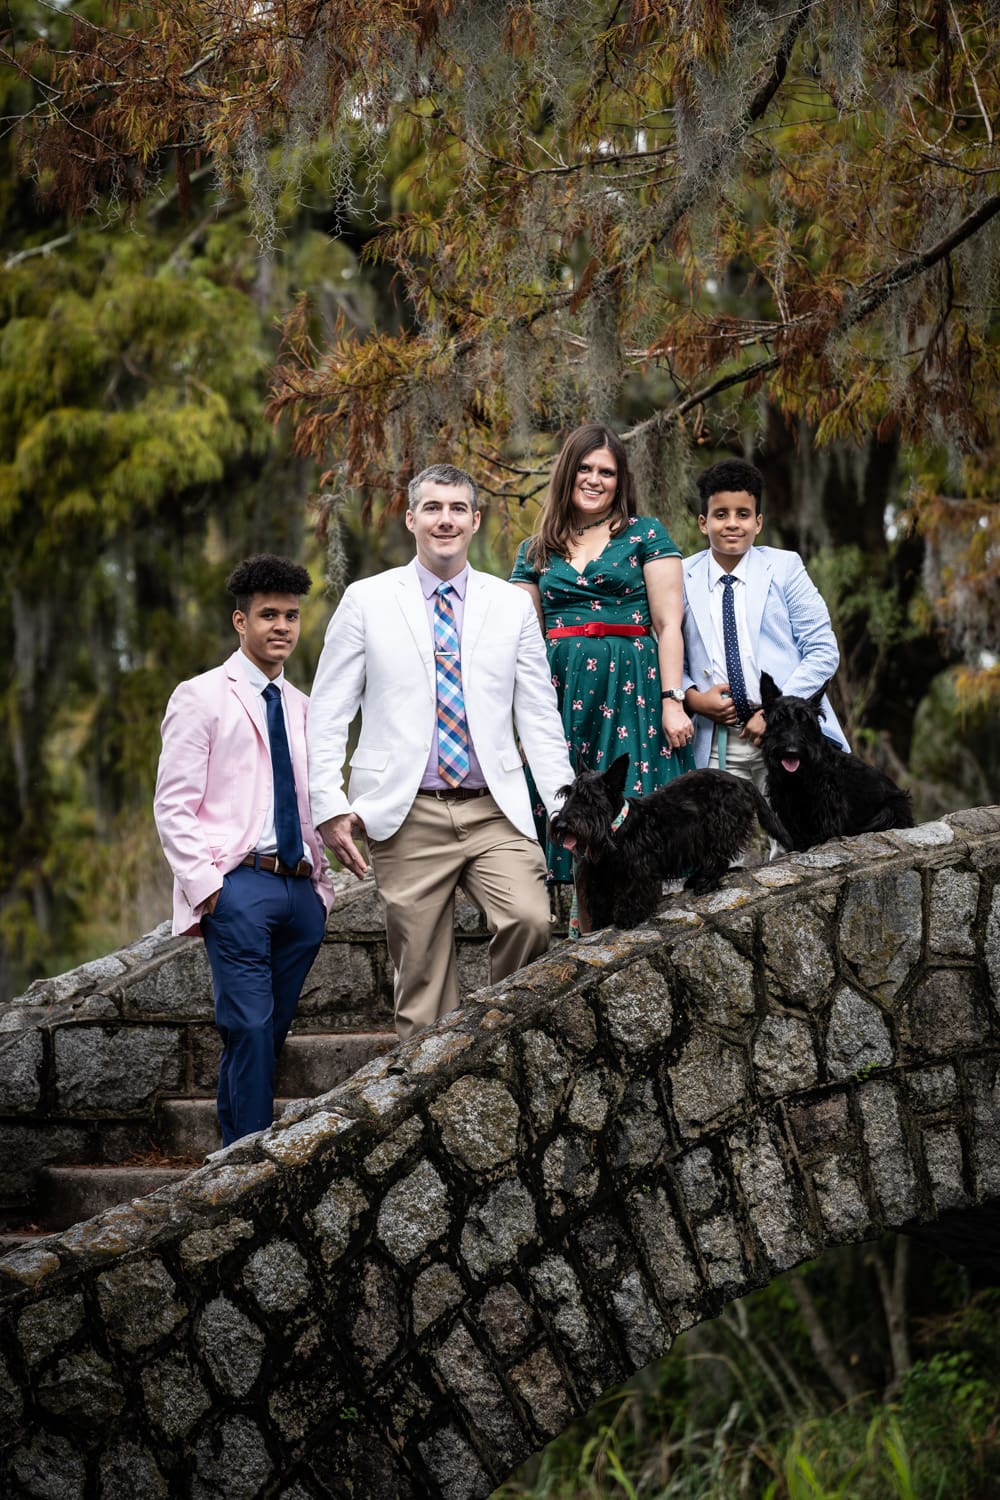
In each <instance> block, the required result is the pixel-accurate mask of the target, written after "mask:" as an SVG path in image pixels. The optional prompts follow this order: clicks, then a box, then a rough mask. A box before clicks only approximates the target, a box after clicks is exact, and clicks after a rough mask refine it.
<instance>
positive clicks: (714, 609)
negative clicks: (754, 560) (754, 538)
mask: <svg viewBox="0 0 1000 1500" xmlns="http://www.w3.org/2000/svg"><path fill="white" fill-rule="evenodd" d="M749 556H750V554H749V552H744V554H743V556H742V557H741V558H740V560H739V562H738V563H737V564H736V566H735V568H734V569H733V571H732V572H731V573H729V574H728V575H727V573H726V570H725V568H720V566H719V564H718V563H717V562H716V560H715V558H714V557H713V556H712V555H711V553H710V554H709V558H708V605H709V609H710V611H711V615H712V673H713V677H712V680H713V682H728V681H729V668H728V667H727V666H726V647H725V643H724V641H723V636H722V596H723V594H724V593H725V589H724V587H723V583H722V580H723V579H724V578H726V577H727V576H728V577H729V578H732V580H733V609H734V611H735V613H736V637H737V639H738V641H739V643H740V661H741V663H742V665H743V681H744V683H745V685H746V690H747V700H748V701H749V702H750V703H753V704H758V705H759V703H760V667H759V666H758V665H757V659H756V657H755V656H754V653H753V644H752V642H751V640H750V628H749V626H748V625H747V579H746V574H747V561H748V558H749Z"/></svg>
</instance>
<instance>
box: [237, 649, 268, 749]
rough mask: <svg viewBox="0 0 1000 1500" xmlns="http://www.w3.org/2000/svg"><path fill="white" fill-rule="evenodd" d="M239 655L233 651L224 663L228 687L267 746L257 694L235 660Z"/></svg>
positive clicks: (261, 740) (262, 742)
mask: <svg viewBox="0 0 1000 1500" xmlns="http://www.w3.org/2000/svg"><path fill="white" fill-rule="evenodd" d="M239 654H240V653H239V652H238V651H234V652H233V654H232V656H231V657H230V658H229V660H228V661H227V662H226V672H227V673H228V676H229V685H230V687H231V688H232V690H233V692H234V693H235V695H236V697H237V698H238V699H239V700H240V702H241V703H242V705H243V707H244V708H245V709H246V711H247V715H248V717H249V719H250V723H251V724H252V725H253V727H254V729H255V730H256V731H257V738H258V739H259V740H260V742H261V744H262V745H267V740H266V738H265V735H264V729H263V726H262V725H261V722H260V710H259V706H258V703H257V693H256V691H255V690H254V688H252V687H251V685H250V681H249V679H248V678H247V674H246V673H245V672H244V671H243V668H242V667H241V666H240V663H239V662H238V661H237V660H236V658H237V657H238V656H239ZM268 753H270V746H268Z"/></svg>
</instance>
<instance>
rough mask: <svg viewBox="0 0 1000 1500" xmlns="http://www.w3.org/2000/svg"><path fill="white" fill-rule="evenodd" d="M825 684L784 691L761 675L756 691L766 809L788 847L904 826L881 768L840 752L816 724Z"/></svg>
mask: <svg viewBox="0 0 1000 1500" xmlns="http://www.w3.org/2000/svg"><path fill="white" fill-rule="evenodd" d="M825 692H826V688H825V687H822V688H820V690H819V692H818V693H814V694H813V696H812V697H811V698H795V697H792V696H786V695H785V694H783V693H782V692H781V690H780V689H779V688H778V686H777V685H776V683H775V681H774V679H773V678H772V677H769V676H768V674H767V673H766V672H762V673H761V674H760V696H761V701H762V706H763V709H764V717H765V719H766V721H767V727H766V729H765V730H764V737H763V739H762V740H761V744H760V748H761V753H762V754H763V756H764V764H765V766H766V767H767V792H768V800H769V801H770V803H771V807H772V809H773V811H774V812H775V814H776V815H777V817H778V818H779V819H780V821H781V822H782V823H783V824H784V825H785V827H786V828H787V829H788V832H789V834H790V836H791V843H789V844H787V845H786V847H787V848H790V849H811V848H812V846H813V844H821V843H823V841H824V839H836V838H843V837H844V836H845V835H850V834H852V833H875V832H877V831H878V830H879V829H881V828H912V827H913V812H912V810H911V808H910V794H909V792H904V791H903V790H902V788H901V787H898V786H897V785H896V783H895V782H894V781H891V780H890V778H889V777H888V776H886V774H885V772H884V771H879V770H876V768H875V767H874V766H869V765H866V764H865V762H864V761H863V760H859V759H858V757H857V756H856V755H851V754H850V752H849V751H846V750H841V749H840V747H839V745H836V744H834V742H833V740H831V739H828V738H827V736H826V735H825V734H824V733H823V731H822V729H821V728H820V727H819V721H820V719H821V718H822V717H823V711H822V709H821V708H820V703H821V701H822V698H823V694H824V693H825Z"/></svg>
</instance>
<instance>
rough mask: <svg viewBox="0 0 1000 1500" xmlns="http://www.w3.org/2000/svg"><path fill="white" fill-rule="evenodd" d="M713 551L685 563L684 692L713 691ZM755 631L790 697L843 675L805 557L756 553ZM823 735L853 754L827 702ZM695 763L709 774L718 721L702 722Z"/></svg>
mask: <svg viewBox="0 0 1000 1500" xmlns="http://www.w3.org/2000/svg"><path fill="white" fill-rule="evenodd" d="M708 559H709V549H708V548H707V547H706V548H705V550H704V551H703V552H696V553H695V555H694V556H693V557H686V558H685V559H684V625H683V631H684V689H685V691H686V690H687V689H688V688H689V687H694V688H698V689H699V690H700V691H705V690H706V689H708V688H710V687H712V685H713V673H712V616H711V610H710V607H709V571H708ZM746 581H747V597H746V607H747V626H748V629H749V632H750V637H751V643H752V646H753V653H754V656H755V658H756V660H757V665H758V666H759V668H760V669H761V671H762V672H767V673H769V674H770V676H771V677H773V678H774V681H775V682H776V683H777V685H778V687H779V688H780V689H781V691H782V692H783V693H793V694H794V695H795V696H796V697H799V698H809V697H811V696H812V694H813V693H815V692H816V691H817V689H818V688H821V687H822V686H823V685H824V683H826V682H828V681H829V680H830V678H831V677H832V676H833V674H834V672H836V670H837V666H838V664H839V662H840V651H839V649H838V647H837V637H836V636H835V635H834V633H833V626H832V625H831V624H830V611H829V610H828V609H827V607H826V605H825V604H824V602H823V597H822V595H821V594H820V592H819V590H818V589H817V587H816V585H815V584H814V583H813V581H812V579H811V578H810V577H809V574H808V573H807V572H806V570H805V565H804V564H803V562H802V559H801V557H800V556H799V554H798V553H797V552H786V551H784V550H783V549H782V548H779V547H751V549H750V553H749V556H748V558H747V572H746ZM823 713H824V715H825V717H824V718H823V720H822V723H821V728H822V730H823V733H824V734H826V735H828V736H829V738H830V739H832V740H833V741H835V743H836V744H838V745H839V746H840V747H841V749H842V750H848V749H849V748H850V746H849V745H848V743H847V740H846V739H845V738H844V732H843V730H842V729H841V727H840V725H839V723H838V722H837V717H836V715H835V713H834V712H833V709H832V708H831V707H830V703H829V700H828V699H827V698H825V697H824V699H823ZM694 724H695V735H694V759H695V764H696V765H698V766H707V765H708V758H709V756H710V755H711V753H712V730H713V728H714V727H715V726H714V725H713V723H712V721H711V719H706V718H704V717H703V715H701V714H697V715H696V716H695V720H694Z"/></svg>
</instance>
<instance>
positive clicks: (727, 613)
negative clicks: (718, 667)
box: [722, 573, 753, 724]
mask: <svg viewBox="0 0 1000 1500" xmlns="http://www.w3.org/2000/svg"><path fill="white" fill-rule="evenodd" d="M733 587H734V585H733V580H732V578H730V576H729V574H728V573H727V574H725V576H724V577H723V580H722V643H723V645H724V646H725V648H726V675H727V677H728V678H729V691H730V693H731V694H732V699H733V707H734V708H735V709H736V713H737V715H738V717H739V721H740V723H741V724H745V723H746V721H747V719H749V718H750V716H751V714H752V713H753V709H752V708H751V706H750V699H749V698H748V697H747V685H746V683H745V682H744V680H743V663H742V661H741V660H740V638H739V636H738V635H737V634H736V606H735V604H734V603H733Z"/></svg>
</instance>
